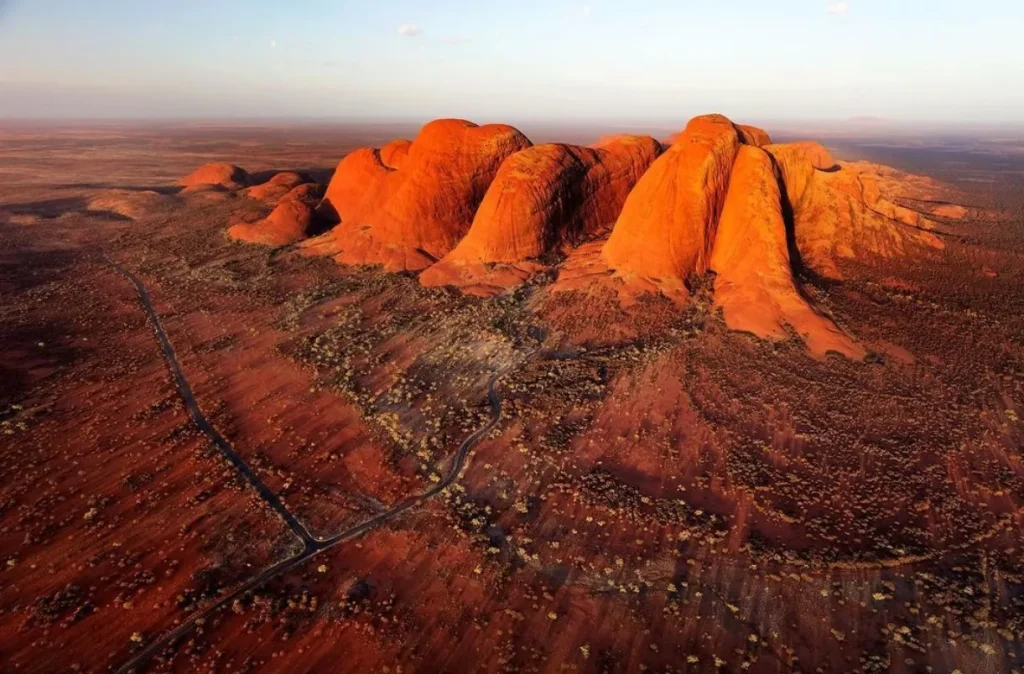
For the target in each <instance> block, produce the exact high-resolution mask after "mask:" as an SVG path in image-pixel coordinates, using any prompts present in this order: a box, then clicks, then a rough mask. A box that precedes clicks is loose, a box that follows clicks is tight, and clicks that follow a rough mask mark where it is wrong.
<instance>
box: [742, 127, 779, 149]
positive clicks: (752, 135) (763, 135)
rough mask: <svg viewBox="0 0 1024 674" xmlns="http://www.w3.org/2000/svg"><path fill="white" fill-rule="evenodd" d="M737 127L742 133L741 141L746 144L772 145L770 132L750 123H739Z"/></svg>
mask: <svg viewBox="0 0 1024 674" xmlns="http://www.w3.org/2000/svg"><path fill="white" fill-rule="evenodd" d="M736 129H737V130H738V131H739V133H740V142H741V143H743V144H744V145H756V146H758V147H764V146H765V145H770V144H771V142H772V137H771V136H769V135H768V132H767V131H765V130H764V129H761V128H758V127H756V126H750V125H749V124H737V125H736Z"/></svg>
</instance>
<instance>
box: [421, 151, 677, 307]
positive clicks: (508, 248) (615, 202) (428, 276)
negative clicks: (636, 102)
mask: <svg viewBox="0 0 1024 674" xmlns="http://www.w3.org/2000/svg"><path fill="white" fill-rule="evenodd" d="M660 152H661V146H660V144H659V143H658V142H657V141H656V140H654V139H653V138H651V137H650V136H614V137H610V138H605V139H602V140H601V141H599V142H598V143H597V144H596V145H595V146H594V147H579V146H574V145H562V144H549V145H537V146H534V147H530V148H527V149H525V150H521V151H519V152H517V153H515V154H513V155H512V156H511V157H509V158H508V159H507V160H505V162H504V163H503V164H502V165H501V168H500V169H499V171H498V174H497V176H496V177H495V179H494V182H493V183H492V184H491V187H490V189H489V190H488V191H487V194H486V195H485V196H484V199H483V202H482V203H481V204H480V208H479V210H477V212H476V217H475V218H474V219H473V225H472V226H471V227H470V229H469V232H468V233H467V234H466V237H465V238H464V239H462V241H461V242H460V243H459V244H458V246H456V247H455V249H454V250H452V251H451V252H450V253H448V255H446V256H445V257H444V258H443V259H442V260H441V261H440V262H438V263H437V264H435V265H433V266H432V267H430V268H429V269H427V270H426V271H425V272H423V274H421V275H420V282H421V283H423V285H427V286H431V285H449V284H450V285H458V286H462V287H463V288H464V289H467V290H468V291H470V292H476V293H479V294H492V293H493V292H497V291H500V290H502V289H504V288H506V287H509V286H511V285H515V284H517V283H520V282H522V281H523V280H524V279H525V278H526V277H528V276H529V275H530V274H531V273H532V272H533V271H535V270H536V269H537V268H538V265H537V264H536V259H537V258H539V257H541V256H543V255H545V254H547V253H550V252H552V251H556V250H559V249H561V248H563V247H568V246H576V245H578V244H579V243H581V242H582V241H585V240H588V239H591V238H593V237H595V236H599V235H601V234H606V233H607V232H608V230H610V228H611V226H612V225H613V224H614V222H615V220H616V218H617V217H618V215H619V212H620V211H621V210H622V205H623V203H624V202H625V200H626V197H627V195H628V194H629V192H630V190H631V189H632V188H633V186H634V185H635V184H636V182H637V180H639V178H640V176H642V175H643V174H644V172H645V171H646V170H647V168H648V167H649V166H650V165H651V163H652V162H653V161H654V160H655V159H656V158H657V156H658V154H659V153H660ZM495 263H499V264H495Z"/></svg>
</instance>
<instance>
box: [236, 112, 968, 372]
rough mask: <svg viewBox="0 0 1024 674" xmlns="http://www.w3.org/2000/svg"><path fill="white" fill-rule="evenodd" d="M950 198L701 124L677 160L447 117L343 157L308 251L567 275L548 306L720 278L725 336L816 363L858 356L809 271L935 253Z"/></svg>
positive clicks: (288, 223) (456, 269)
mask: <svg viewBox="0 0 1024 674" xmlns="http://www.w3.org/2000/svg"><path fill="white" fill-rule="evenodd" d="M938 192H939V186H938V184H937V183H935V182H934V181H930V180H929V179H926V178H920V177H916V176H908V175H906V174H901V173H899V172H897V171H894V170H892V169H888V168H886V167H881V166H877V165H873V164H867V163H852V164H851V163H844V162H836V161H835V160H834V159H833V157H832V155H831V154H830V153H829V151H828V150H827V149H826V148H825V147H823V146H822V145H820V144H818V143H813V142H799V143H785V144H776V143H772V142H771V137H770V136H769V135H768V133H767V132H765V131H764V130H763V129H759V128H757V127H752V126H746V125H736V124H734V123H733V122H732V121H730V120H729V119H727V118H725V117H723V116H721V115H705V116H701V117H696V118H694V119H692V120H690V122H689V123H688V124H687V125H686V127H685V129H684V130H683V131H682V132H681V133H679V134H677V135H676V136H674V137H673V138H672V141H671V145H670V146H669V147H668V148H667V149H666V148H663V147H662V146H661V145H660V144H659V143H658V142H657V141H655V140H654V139H653V138H650V137H648V136H613V137H609V138H605V139H602V140H601V141H599V142H598V143H596V144H594V145H593V146H591V147H581V146H575V145H567V144H560V143H552V144H545V145H540V146H531V144H530V142H529V140H527V139H526V138H525V136H523V135H522V134H521V133H519V132H518V131H517V130H516V129H514V128H512V127H509V126H505V125H490V126H483V127H478V126H476V125H474V124H471V123H470V122H466V121H462V120H450V119H448V120H438V121H435V122H431V123H430V124H427V125H426V126H424V127H423V129H422V130H421V131H420V133H419V134H418V135H417V137H416V139H415V140H414V141H412V142H411V143H410V142H409V141H403V140H399V141H394V142H392V143H389V144H388V145H386V146H384V147H383V148H381V149H380V150H375V149H372V148H366V149H362V150H357V151H356V152H353V153H351V154H350V155H349V156H347V157H345V159H344V160H342V162H341V163H340V164H339V166H338V170H337V171H336V173H335V175H334V178H333V179H332V181H331V184H330V186H329V187H328V190H327V194H326V195H325V198H324V199H323V202H322V203H321V204H320V206H319V209H318V211H317V213H318V216H319V217H320V218H322V219H323V220H325V221H327V222H332V223H338V224H337V225H336V226H335V227H334V229H333V230H331V231H330V232H329V233H328V234H326V235H324V236H320V237H317V238H315V239H312V240H310V241H307V242H305V243H304V244H303V250H304V251H305V252H306V253H307V254H328V255H332V256H334V257H335V259H336V260H337V261H338V262H341V263H344V264H353V265H381V266H383V267H384V268H385V269H387V270H391V271H403V270H417V271H418V270H425V271H423V272H422V274H421V275H420V281H421V283H422V284H423V285H425V286H438V285H454V286H457V287H459V288H461V289H462V290H463V292H466V293H473V294H479V295H494V294H497V293H500V292H502V291H504V290H506V289H508V288H510V287H512V286H515V285H517V284H520V283H523V282H525V281H527V280H528V279H530V277H531V276H533V275H535V274H537V272H539V271H542V270H547V271H554V272H557V278H556V280H555V282H554V283H553V284H552V285H551V287H550V293H552V294H555V293H558V292H560V291H583V292H584V293H586V295H585V296H592V295H590V294H591V293H593V292H607V291H609V290H610V291H612V292H613V293H615V294H617V296H618V299H619V301H620V302H621V303H622V305H623V306H627V305H631V304H632V303H635V302H636V300H637V298H638V297H639V296H640V295H643V294H646V293H652V292H654V293H662V294H665V295H667V296H669V297H670V298H671V299H673V300H675V301H676V302H680V303H682V302H685V301H686V300H687V298H688V297H689V287H688V282H689V281H690V280H691V279H696V278H698V277H700V276H703V275H706V274H707V273H708V272H710V271H713V272H715V274H716V276H715V287H714V298H715V300H714V301H715V303H716V304H717V305H718V306H719V307H721V309H722V311H723V314H724V317H725V320H726V323H727V324H728V325H729V327H731V328H734V329H737V330H743V331H747V332H751V333H754V334H756V335H759V336H761V337H765V338H771V339H781V338H784V337H786V336H787V335H789V334H792V333H793V332H795V333H796V334H798V335H800V336H802V337H803V338H804V339H805V340H806V341H807V344H808V346H809V348H810V349H811V350H812V351H813V352H814V353H816V354H824V353H826V352H829V351H836V352H840V353H843V354H846V355H848V356H851V357H861V356H863V354H864V350H863V348H862V347H861V346H860V345H858V344H857V343H856V342H855V341H854V340H853V339H852V338H851V337H850V336H848V335H847V334H846V333H844V332H843V330H841V329H840V328H839V327H837V325H836V324H835V323H834V322H833V321H832V320H831V319H830V318H828V317H827V316H825V315H823V314H822V313H821V312H819V311H818V310H816V309H815V307H814V306H812V304H811V303H810V302H809V301H808V300H807V299H806V297H805V295H804V293H802V292H801V289H800V286H799V283H800V281H799V278H800V277H801V276H800V274H798V272H801V271H805V270H810V271H814V272H816V273H817V274H818V275H821V276H826V277H832V278H839V277H840V274H841V272H840V268H841V267H844V266H845V265H843V261H844V260H856V261H857V262H862V263H865V264H873V263H876V262H878V261H884V260H887V259H892V258H894V257H898V256H909V255H913V254H914V253H915V251H917V250H921V249H922V247H923V246H935V247H940V246H941V245H942V244H941V241H940V240H939V239H938V238H937V236H936V235H935V234H933V233H932V232H931V231H930V230H931V229H933V228H934V226H935V224H936V223H935V222H934V221H933V218H942V219H943V220H944V221H947V220H949V219H954V218H958V217H963V216H964V215H965V213H966V210H965V209H963V208H962V207H959V206H956V205H955V204H950V203H947V202H943V201H941V200H939V199H937V197H936V195H937V194H938ZM292 211H294V212H292ZM272 216H274V214H272ZM270 225H273V226H270ZM309 229H310V225H309V222H308V221H307V219H306V216H305V214H304V211H302V210H301V209H300V208H299V207H298V206H294V205H293V206H289V207H288V208H287V209H283V210H282V212H281V214H280V218H277V217H268V218H267V222H266V223H263V226H262V228H260V229H259V231H260V232H261V233H260V234H259V237H262V239H264V240H273V241H284V240H287V241H293V240H295V239H296V238H297V237H301V236H303V235H305V234H299V232H300V230H301V231H303V232H306V233H308V231H309ZM238 231H239V232H243V230H242V229H239V230H238ZM245 231H246V232H248V230H245ZM263 232H274V234H273V236H271V235H270V234H265V233H263ZM232 235H235V233H233V234H232ZM238 236H240V237H241V236H256V235H255V234H249V233H246V234H244V235H243V234H241V233H239V234H238ZM605 237H607V238H605ZM277 245H279V244H277ZM562 255H568V257H567V259H565V260H564V261H562V262H560V261H559V258H560V256H562ZM854 268H855V267H854ZM595 289H597V290H596V291H595Z"/></svg>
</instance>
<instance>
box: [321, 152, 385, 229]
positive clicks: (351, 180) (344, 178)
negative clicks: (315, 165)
mask: <svg viewBox="0 0 1024 674" xmlns="http://www.w3.org/2000/svg"><path fill="white" fill-rule="evenodd" d="M391 170H392V169H389V168H388V167H387V166H385V165H384V163H383V162H382V161H381V158H380V151H379V150H375V149H373V148H360V149H358V150H355V151H353V152H350V153H349V154H347V155H345V158H344V159H342V160H341V162H339V163H338V167H337V168H336V169H335V170H334V175H333V176H332V177H331V182H330V183H329V184H328V185H327V193H326V194H324V199H323V201H322V202H321V203H320V206H319V207H318V208H317V215H318V216H319V217H321V218H323V220H324V221H325V222H327V223H330V224H337V223H339V222H341V221H342V220H344V221H345V222H346V223H347V222H350V221H354V220H357V219H358V218H359V217H360V215H361V214H362V213H363V211H364V210H365V209H366V207H367V206H375V205H377V203H378V197H377V191H378V189H379V188H380V187H381V185H382V184H383V180H384V176H386V175H387V174H388V173H389V172H391Z"/></svg>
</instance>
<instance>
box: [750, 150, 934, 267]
mask: <svg viewBox="0 0 1024 674" xmlns="http://www.w3.org/2000/svg"><path fill="white" fill-rule="evenodd" d="M765 149H766V150H767V151H768V152H769V153H770V154H771V155H772V156H773V157H774V158H775V160H776V162H777V163H778V166H779V169H780V171H781V173H782V177H783V182H784V184H785V188H786V200H787V202H788V203H787V205H786V206H787V211H789V212H791V213H792V220H793V223H792V226H793V232H794V240H795V242H796V247H797V250H798V251H799V253H800V258H801V260H800V262H801V263H802V264H804V265H806V267H807V268H809V269H810V270H812V271H814V272H815V273H817V274H819V275H821V276H823V277H827V278H836V279H838V278H842V272H841V271H840V269H839V262H840V261H841V260H857V261H859V262H863V263H872V262H875V261H877V260H880V259H892V258H895V257H902V256H904V255H906V254H907V253H908V249H909V247H910V246H912V245H925V246H929V247H933V248H941V247H942V246H943V244H942V241H941V240H940V239H939V238H938V237H937V236H935V235H934V234H932V233H931V232H929V231H928V230H930V229H932V228H933V227H934V224H935V223H934V222H933V221H931V220H930V219H928V218H927V217H925V216H923V215H922V214H921V213H919V212H917V211H915V210H912V209H910V208H907V207H905V206H902V205H899V204H898V203H896V201H895V200H896V199H899V198H902V197H910V196H913V195H915V194H916V195H918V196H920V195H921V194H925V193H927V190H928V185H929V183H928V182H917V181H915V180H912V179H909V178H906V179H904V178H901V177H900V176H899V175H897V173H898V172H894V171H892V169H888V168H886V167H881V166H878V165H875V164H869V163H866V162H857V163H852V164H851V163H845V162H842V163H836V162H835V161H834V160H833V159H832V157H831V155H830V154H829V153H828V151H827V150H825V148H823V147H821V146H820V145H818V144H817V143H794V144H783V145H769V146H766V147H765Z"/></svg>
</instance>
